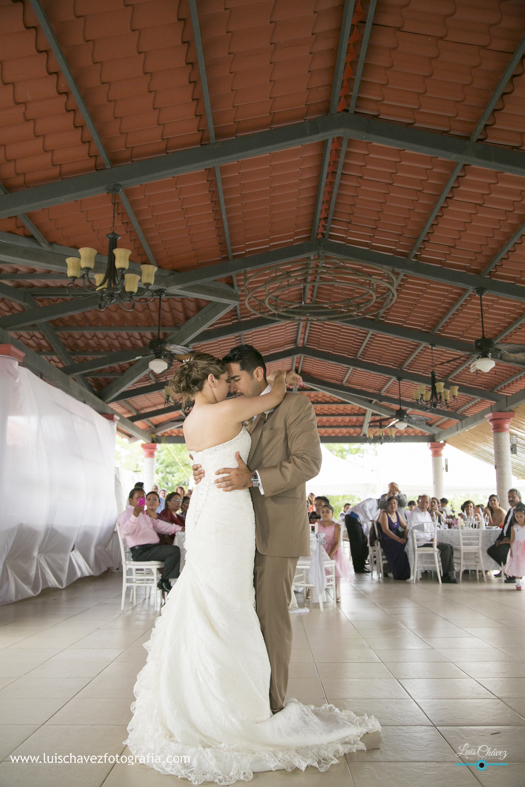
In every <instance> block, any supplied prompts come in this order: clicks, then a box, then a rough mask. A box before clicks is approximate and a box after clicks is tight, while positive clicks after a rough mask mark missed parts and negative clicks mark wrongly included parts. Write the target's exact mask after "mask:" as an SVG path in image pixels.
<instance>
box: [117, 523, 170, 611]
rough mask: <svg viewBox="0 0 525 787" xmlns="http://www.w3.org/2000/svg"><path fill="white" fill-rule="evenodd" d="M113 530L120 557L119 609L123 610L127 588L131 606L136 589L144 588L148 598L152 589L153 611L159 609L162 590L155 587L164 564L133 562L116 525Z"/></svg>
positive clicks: (134, 598) (134, 602) (135, 598)
mask: <svg viewBox="0 0 525 787" xmlns="http://www.w3.org/2000/svg"><path fill="white" fill-rule="evenodd" d="M115 530H116V531H117V535H118V541H119V545H120V554H121V556H122V602H121V605H120V609H121V610H123V609H124V604H125V601H126V592H127V590H128V588H130V589H131V596H132V598H133V604H134V605H135V604H136V603H137V588H138V587H142V588H145V589H146V594H147V595H148V596H150V595H151V589H152V588H153V590H154V591H155V609H160V606H161V604H162V590H159V588H158V587H157V582H158V581H159V579H160V578H161V575H162V567H163V565H164V563H162V562H161V561H160V560H133V559H132V558H131V553H130V552H129V550H128V548H127V546H126V544H125V543H124V538H123V537H122V533H121V532H120V528H119V526H118V524H117V525H116V526H115Z"/></svg>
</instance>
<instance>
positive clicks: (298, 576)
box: [293, 550, 337, 612]
mask: <svg viewBox="0 0 525 787" xmlns="http://www.w3.org/2000/svg"><path fill="white" fill-rule="evenodd" d="M323 551H324V556H323V559H324V569H325V573H326V589H325V592H324V593H321V595H320V596H319V597H318V598H319V609H320V610H321V612H322V611H323V596H324V595H325V593H326V592H327V591H333V593H332V598H333V600H334V601H335V596H334V593H336V592H337V589H336V578H335V560H330V558H329V557H328V555H327V553H326V551H325V550H323ZM311 562H312V558H311V557H300V558H299V560H298V561H297V567H296V569H295V576H294V580H293V587H294V589H298V590H302V591H303V594H304V600H305V602H306V591H307V590H308V589H311V588H313V592H315V585H313V584H312V583H311V582H310V563H311ZM324 601H325V602H326V598H325V599H324ZM314 603H315V602H314Z"/></svg>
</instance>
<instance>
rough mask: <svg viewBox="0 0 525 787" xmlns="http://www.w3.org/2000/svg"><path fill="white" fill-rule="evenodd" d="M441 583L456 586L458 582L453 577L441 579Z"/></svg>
mask: <svg viewBox="0 0 525 787" xmlns="http://www.w3.org/2000/svg"><path fill="white" fill-rule="evenodd" d="M441 581H442V582H445V583H446V584H447V585H457V584H458V581H457V579H456V578H455V577H441Z"/></svg>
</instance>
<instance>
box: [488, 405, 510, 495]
mask: <svg viewBox="0 0 525 787" xmlns="http://www.w3.org/2000/svg"><path fill="white" fill-rule="evenodd" d="M485 418H486V419H487V421H488V422H489V424H490V425H491V427H492V441H493V444H494V467H495V468H496V488H497V492H498V496H499V499H500V500H501V504H502V505H505V503H506V501H507V494H508V491H509V489H512V465H511V461H510V434H509V426H510V422H511V421H512V419H513V418H514V413H513V412H510V413H489V414H488V415H486V416H485Z"/></svg>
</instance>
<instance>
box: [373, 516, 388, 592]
mask: <svg viewBox="0 0 525 787" xmlns="http://www.w3.org/2000/svg"><path fill="white" fill-rule="evenodd" d="M379 527H380V525H378V524H377V522H371V523H370V531H369V532H370V537H371V536H372V535H373V536H374V539H373V540H374V546H371V544H370V540H371V538H370V537H369V539H368V562H369V564H370V578H372V577H373V576H374V568H375V570H376V572H377V578H378V579H382V578H383V576H384V569H383V566H384V565H385V563H386V564H388V560H387V559H386V557H385V553H384V552H383V548H382V546H381V542H380V540H379V533H378V531H379Z"/></svg>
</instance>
